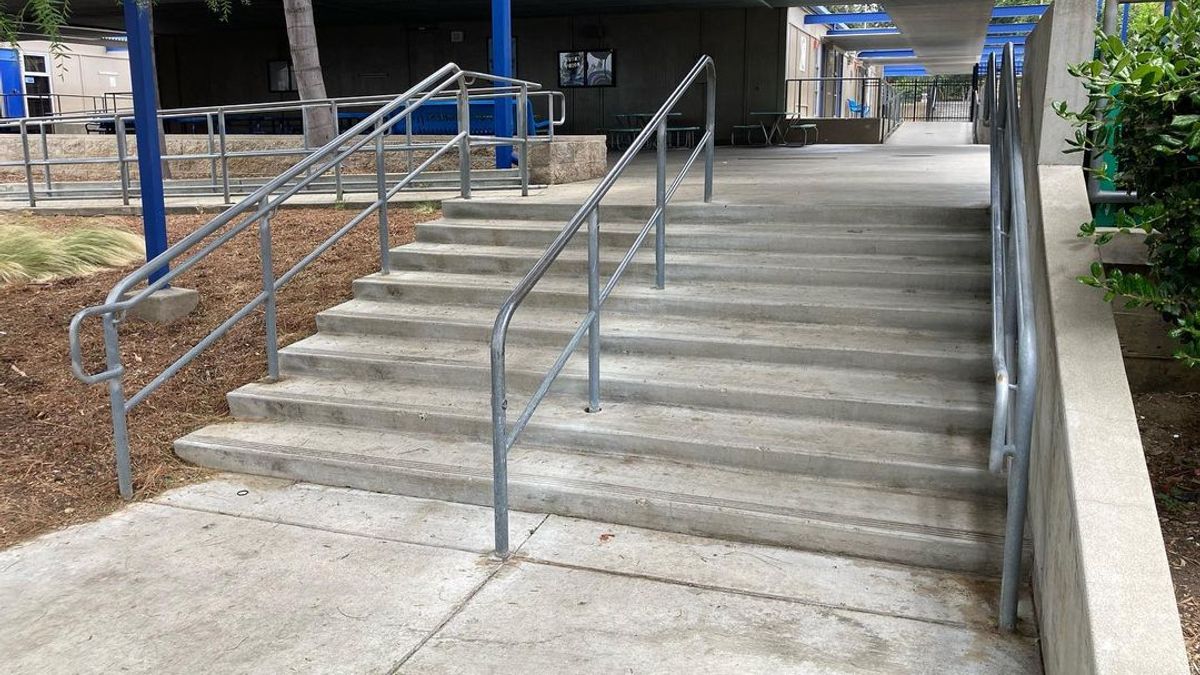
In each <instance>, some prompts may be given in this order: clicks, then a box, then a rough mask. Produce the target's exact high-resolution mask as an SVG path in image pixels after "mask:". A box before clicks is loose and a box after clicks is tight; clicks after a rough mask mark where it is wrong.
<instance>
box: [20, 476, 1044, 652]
mask: <svg viewBox="0 0 1200 675" xmlns="http://www.w3.org/2000/svg"><path fill="white" fill-rule="evenodd" d="M490 526H491V511H490V510H488V509H484V508H480V507H474V506H466V505H461V504H453V503H448V502H436V501H426V500H421V499H413V498H407V497H397V496H387V495H380V494H374V493H368V492H360V491H352V490H343V489H337V488H325V487H317V486H312V485H305V484H294V483H288V482H283V481H273V480H267V479H256V478H246V477H239V476H228V477H225V478H222V479H219V480H216V481H212V482H209V483H205V484H201V485H196V486H191V487H187V488H182V489H180V490H176V491H173V492H170V493H168V494H166V495H163V496H162V497H160V498H158V499H156V500H154V501H152V502H150V503H141V504H136V505H133V506H131V507H129V508H126V509H125V510H123V511H121V512H119V513H117V514H115V515H113V516H110V517H108V518H105V519H103V520H101V521H98V522H95V523H91V524H86V525H81V526H77V527H74V528H70V529H67V530H63V531H60V532H56V533H53V534H50V535H47V536H44V537H41V538H39V539H36V540H34V541H32V542H29V543H27V544H24V545H20V546H17V547H14V548H12V549H9V550H6V551H3V552H0V615H2V619H3V620H2V621H0V671H3V672H5V673H47V672H73V673H74V672H114V671H120V672H132V673H143V672H144V673H194V672H321V673H341V672H345V673H367V672H369V673H383V672H389V673H390V672H421V673H447V672H471V673H474V672H524V673H532V672H565V671H566V670H568V669H569V670H570V672H575V673H584V672H633V673H645V672H701V671H703V672H735V671H736V672H743V673H801V672H803V673H813V672H821V673H843V672H845V673H848V672H855V673H863V672H869V673H875V672H877V673H1011V672H1024V673H1029V672H1039V671H1040V664H1039V661H1038V655H1037V649H1036V644H1035V642H1034V641H1033V640H1031V639H1029V638H1024V637H1008V636H1002V635H999V634H997V633H995V632H994V631H993V630H992V629H991V627H990V622H991V616H992V614H993V609H992V607H991V598H992V597H994V595H995V589H994V588H993V584H992V582H990V581H987V580H983V579H980V578H977V577H973V576H970V575H962V574H953V573H947V572H933V571H928V570H919V569H915V568H907V567H902V566H896V565H887V564H884V563H872V562H867V561H862V560H852V559H846V558H839V557H836V556H828V555H821V554H815V553H806V552H802V551H795V550H787V549H778V548H772V547H767V546H753V545H745V544H735V543H730V542H725V541H717V540H712V539H703V538H698V537H690V536H685V535H678V534H666V533H662V532H652V531H649V530H640V529H637V528H630V527H619V526H613V525H607V524H603V523H596V522H591V521H584V520H575V519H570V518H561V517H555V516H544V515H538V514H527V513H520V514H514V515H513V528H512V530H513V532H514V542H513V543H514V546H517V547H520V548H519V550H518V553H517V556H516V557H515V558H514V559H513V560H512V561H510V562H508V563H506V564H500V563H498V562H496V561H494V560H491V559H489V558H488V557H487V555H486V553H485V552H486V551H487V550H488V548H489V547H490V536H491V527H490Z"/></svg>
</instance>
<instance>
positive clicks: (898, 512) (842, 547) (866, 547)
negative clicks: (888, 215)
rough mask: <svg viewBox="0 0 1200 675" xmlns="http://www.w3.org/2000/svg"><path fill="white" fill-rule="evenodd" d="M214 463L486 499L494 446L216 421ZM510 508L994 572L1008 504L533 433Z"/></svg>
mask: <svg viewBox="0 0 1200 675" xmlns="http://www.w3.org/2000/svg"><path fill="white" fill-rule="evenodd" d="M176 451H177V452H178V453H179V454H180V456H182V457H183V458H185V459H187V460H189V461H193V462H196V463H199V464H203V465H205V466H211V467H216V468H221V469H226V470H232V471H239V472H244V473H254V474H263V475H271V476H280V477H287V478H293V479H300V480H305V481H310V482H315V483H322V484H326V485H338V486H348V487H356V488H360V489H366V490H373V491H377V492H388V493H394V494H405V495H411V496H416V497H433V498H437V499H443V500H450V501H458V502H464V503H471V504H480V505H486V504H489V503H490V501H491V480H490V478H491V449H490V447H488V445H487V444H485V443H480V442H478V441H469V440H462V439H459V438H457V437H453V436H450V437H448V436H444V435H418V434H404V435H402V436H397V435H396V434H392V433H386V432H379V431H374V430H363V429H351V428H330V427H321V426H314V425H311V424H293V423H246V422H239V423H231V424H224V425H214V426H210V427H208V428H206V429H204V430H202V431H199V432H196V433H193V434H190V435H188V436H186V437H184V438H182V439H180V440H179V441H177V442H176ZM509 481H510V482H509V495H510V504H511V506H512V508H514V509H518V510H527V511H533V512H541V513H551V514H557V515H567V516H575V517H581V518H592V519H597V520H601V519H602V520H605V521H607V522H616V523H618V524H623V525H633V526H639V527H649V528H653V529H658V530H666V531H674V532H681V533H684V534H698V535H705V536H716V537H723V538H727V539H735V540H741V541H750V542H756V543H766V544H776V545H782V546H790V547H800V548H806V549H809V550H819V551H827V552H830V553H838V554H844V555H854V556H859V557H863V558H868V559H875V560H885V561H890V562H899V563H904V564H909V565H918V566H922V567H934V568H939V569H950V570H958V571H968V572H976V573H988V574H992V573H994V572H995V571H996V565H997V563H998V561H999V560H1000V558H1001V556H1000V552H1001V546H1002V536H1001V531H1002V527H1003V506H1002V503H1001V502H999V501H997V500H990V499H980V498H979V497H977V496H972V497H971V498H969V499H953V498H949V497H946V496H942V495H936V496H935V495H926V494H914V493H907V492H901V491H890V490H885V489H881V488H880V487H879V486H873V485H862V484H854V483H843V482H833V481H827V480H817V479H812V478H806V477H802V476H796V475H785V474H779V473H774V472H764V471H751V470H744V469H730V468H726V467H718V466H706V465H689V464H681V463H676V462H672V461H667V460H656V459H650V458H645V457H631V456H606V455H599V454H579V453H574V452H569V451H564V450H563V449H560V448H547V447H540V446H534V445H532V444H529V443H525V444H520V445H518V446H517V447H515V448H513V450H512V451H511V452H510V455H509Z"/></svg>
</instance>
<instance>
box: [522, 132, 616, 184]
mask: <svg viewBox="0 0 1200 675" xmlns="http://www.w3.org/2000/svg"><path fill="white" fill-rule="evenodd" d="M607 171H608V147H607V145H605V139H604V137H603V136H556V137H555V138H554V142H553V143H549V144H546V143H543V144H539V145H535V146H533V148H531V149H530V152H529V180H530V182H531V183H533V184H535V185H557V184H559V183H574V182H577V181H583V180H590V179H592V178H600V177H601V176H603V175H604V174H605V173H607Z"/></svg>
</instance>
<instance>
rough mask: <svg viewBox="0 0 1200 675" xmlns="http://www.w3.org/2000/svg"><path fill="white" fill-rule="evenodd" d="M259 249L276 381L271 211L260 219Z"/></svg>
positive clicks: (269, 369) (269, 359) (268, 344)
mask: <svg viewBox="0 0 1200 675" xmlns="http://www.w3.org/2000/svg"><path fill="white" fill-rule="evenodd" d="M268 204H269V197H263V200H262V207H260V208H266V206H267V205H268ZM258 251H259V257H260V258H261V260H262V282H263V292H264V293H266V294H267V299H266V302H265V304H264V308H265V318H266V351H267V377H268V378H269V379H270V380H272V381H274V380H278V379H279V331H278V328H277V326H276V315H275V267H274V265H272V263H271V212H270V211H267V212H265V213H263V215H262V218H260V219H259V221H258Z"/></svg>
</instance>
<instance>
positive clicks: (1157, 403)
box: [1134, 393, 1200, 675]
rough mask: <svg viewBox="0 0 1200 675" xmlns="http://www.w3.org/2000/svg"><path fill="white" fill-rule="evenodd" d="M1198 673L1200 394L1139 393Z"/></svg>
mask: <svg viewBox="0 0 1200 675" xmlns="http://www.w3.org/2000/svg"><path fill="white" fill-rule="evenodd" d="M1134 407H1135V408H1136V409H1137V415H1138V426H1139V427H1140V428H1141V431H1142V445H1143V446H1144V447H1145V450H1146V464H1147V466H1148V467H1149V469H1150V481H1151V483H1152V485H1153V488H1154V497H1155V501H1156V502H1157V503H1158V519H1159V522H1160V523H1161V525H1162V533H1163V540H1164V542H1165V543H1166V546H1167V559H1168V561H1169V562H1170V564H1171V576H1172V577H1173V578H1174V580H1175V597H1176V600H1177V601H1178V603H1179V615H1180V619H1181V620H1182V621H1183V636H1184V639H1185V640H1186V641H1187V645H1188V654H1189V656H1190V657H1191V664H1192V672H1193V673H1195V674H1197V675H1200V393H1195V394H1165V393H1153V394H1136V395H1135V396H1134Z"/></svg>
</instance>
